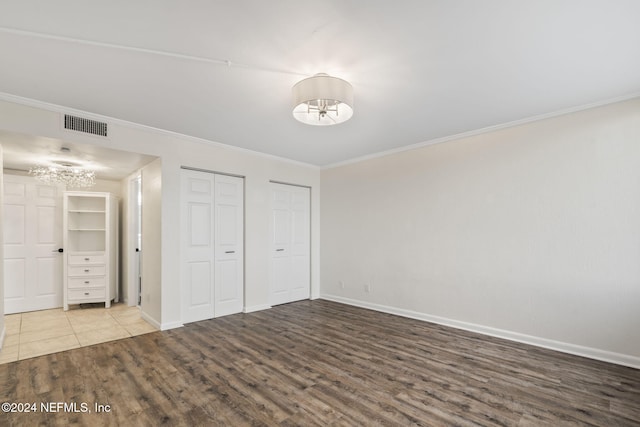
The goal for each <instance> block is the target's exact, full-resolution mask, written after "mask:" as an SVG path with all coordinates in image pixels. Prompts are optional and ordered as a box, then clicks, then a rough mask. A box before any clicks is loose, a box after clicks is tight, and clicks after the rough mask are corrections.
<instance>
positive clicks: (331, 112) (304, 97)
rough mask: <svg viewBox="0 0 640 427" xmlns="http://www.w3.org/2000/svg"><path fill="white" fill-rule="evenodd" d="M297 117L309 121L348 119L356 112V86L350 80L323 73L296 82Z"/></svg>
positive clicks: (321, 122)
mask: <svg viewBox="0 0 640 427" xmlns="http://www.w3.org/2000/svg"><path fill="white" fill-rule="evenodd" d="M292 91H293V117H294V118H295V119H296V120H298V121H300V122H302V123H305V124H308V125H318V126H327V125H335V124H338V123H342V122H346V121H347V120H349V119H350V118H351V116H352V115H353V87H352V86H351V85H350V84H349V82H347V81H345V80H342V79H339V78H337V77H331V76H329V75H328V74H324V73H320V74H316V75H315V76H313V77H309V78H307V79H304V80H301V81H299V82H298V83H296V84H295V85H294V86H293V89H292Z"/></svg>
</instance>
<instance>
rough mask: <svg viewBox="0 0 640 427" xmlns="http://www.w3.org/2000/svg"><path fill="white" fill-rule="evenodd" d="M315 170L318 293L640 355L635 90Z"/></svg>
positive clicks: (638, 358)
mask: <svg viewBox="0 0 640 427" xmlns="http://www.w3.org/2000/svg"><path fill="white" fill-rule="evenodd" d="M321 185H322V210H321V215H322V220H321V227H322V247H321V249H322V266H321V275H322V296H324V297H327V298H331V299H336V300H339V301H343V302H348V303H352V304H356V305H362V306H368V307H372V308H376V309H380V310H384V311H390V312H395V313H398V314H403V315H407V316H411V317H417V318H422V319H427V320H432V321H436V322H441V323H445V324H450V325H454V326H458V327H463V328H467V329H472V330H477V331H480V332H485V333H489V334H494V335H498V336H503V337H507V338H511V339H516V340H520V341H527V342H531V343H534V344H538V345H542V346H548V347H552V348H556V349H559V350H563V351H568V352H572V353H579V354H584V355H588V356H590V357H595V358H600V359H604V360H611V361H615V362H618V363H623V364H627V365H631V366H637V367H640V99H634V100H631V101H627V102H622V103H618V104H613V105H609V106H605V107H600V108H595V109H591V110H585V111H582V112H578V113H573V114H569V115H565V116H559V117H556V118H552V119H546V120H542V121H538V122H532V123H529V124H525V125H520V126H517V127H511V128H506V129H503V130H499V131H494V132H490V133H485V134H481V135H477V136H473V137H468V138H464V139H460V140H457V141H452V142H447V143H444V144H439V145H432V146H427V147H424V148H420V149H415V150H412V151H405V152H401V153H396V154H391V155H387V156H384V157H379V158H375V159H371V160H366V161H362V162H359V163H354V164H350V165H345V166H342V167H336V168H332V169H328V170H324V171H322V179H321ZM340 281H343V283H344V288H343V287H342V286H341V285H340V283H339V282H340ZM367 283H369V284H370V286H371V291H370V292H366V291H365V284H367Z"/></svg>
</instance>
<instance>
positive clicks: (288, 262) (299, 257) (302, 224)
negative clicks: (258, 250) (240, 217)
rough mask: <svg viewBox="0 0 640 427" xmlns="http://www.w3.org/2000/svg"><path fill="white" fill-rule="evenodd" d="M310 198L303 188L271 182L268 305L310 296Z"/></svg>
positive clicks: (307, 190)
mask: <svg viewBox="0 0 640 427" xmlns="http://www.w3.org/2000/svg"><path fill="white" fill-rule="evenodd" d="M310 195H311V191H310V189H309V188H307V187H298V186H294V185H286V184H277V183H271V277H270V304H271V305H277V304H284V303H287V302H292V301H299V300H302V299H308V298H309V297H310V295H311V257H310V240H311V239H310V225H311V216H310V203H311V198H310Z"/></svg>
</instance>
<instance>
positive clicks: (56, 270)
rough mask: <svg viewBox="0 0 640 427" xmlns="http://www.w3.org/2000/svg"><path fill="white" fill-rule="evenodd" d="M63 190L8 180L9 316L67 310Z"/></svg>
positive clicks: (6, 275)
mask: <svg viewBox="0 0 640 427" xmlns="http://www.w3.org/2000/svg"><path fill="white" fill-rule="evenodd" d="M63 191H64V189H63V188H62V187H56V186H49V185H44V184H40V183H38V182H37V181H36V180H35V179H33V178H31V177H26V176H18V175H4V227H3V231H4V283H5V289H4V305H5V314H10V313H21V312H26V311H34V310H45V309H49V308H56V307H62V254H61V253H59V252H58V249H59V248H61V247H62V193H63Z"/></svg>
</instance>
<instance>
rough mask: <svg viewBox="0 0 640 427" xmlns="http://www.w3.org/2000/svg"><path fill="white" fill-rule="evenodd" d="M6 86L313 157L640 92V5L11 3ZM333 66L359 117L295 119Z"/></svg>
mask: <svg viewBox="0 0 640 427" xmlns="http://www.w3.org/2000/svg"><path fill="white" fill-rule="evenodd" d="M0 11H1V13H0V53H1V58H2V59H1V61H2V66H0V92H4V93H7V94H11V95H17V96H21V97H26V98H31V99H35V100H40V101H44V102H48V103H53V104H57V105H61V106H65V107H69V108H73V109H77V110H82V111H86V112H90V113H95V114H100V115H104V116H108V117H113V118H118V119H123V120H127V121H130V122H135V123H140V124H143V125H147V126H152V127H156V128H160V129H166V130H170V131H174V132H179V133H182V134H186V135H190V136H195V137H200V138H204V139H207V140H211V141H216V142H221V143H224V144H229V145H235V146H238V147H243V148H247V149H250V150H255V151H259V152H264V153H269V154H273V155H276V156H281V157H285V158H289V159H294V160H298V161H302V162H306V163H310V164H315V165H329V164H334V163H336V162H341V161H345V160H347V159H353V158H357V157H361V156H365V155H369V154H372V153H377V152H381V151H386V150H392V149H396V148H400V147H404V146H407V145H413V144H418V143H423V142H426V141H429V140H433V139H437V138H443V137H446V136H450V135H455V134H459V133H463V132H467V131H473V130H476V129H481V128H485V127H489V126H494V125H500V124H503V123H507V122H511V121H515V120H521V119H526V118H529V117H533V116H537V115H541V114H547V113H550V112H555V111H559V110H565V109H571V108H575V107H579V106H583V105H588V104H592V103H599V102H603V101H607V100H611V99H614V98H624V97H630V96H636V95H639V94H640V24H639V21H638V17H640V1H637V0H626V1H625V0H599V1H596V0H535V1H533V0H530V1H511V0H484V1H477V0H405V1H396V2H392V1H388V0H368V1H346V0H324V1H321V2H317V1H314V2H312V1H304V0H278V1H264V0H189V1H168V0H153V1H152V0H147V1H130V0H111V1H104V2H87V1H86V0H59V1H55V2H51V1H44V2H43V1H36V0H21V1H9V0H0ZM318 72H326V73H329V74H332V75H335V76H337V77H342V78H344V79H346V80H348V81H349V82H351V83H352V85H353V87H354V92H355V108H354V110H355V113H354V116H353V118H352V119H351V120H350V121H348V122H346V123H343V124H340V125H337V126H331V127H316V126H308V125H303V124H301V123H299V122H297V121H296V120H294V119H293V118H292V115H291V87H292V86H293V85H294V84H295V83H296V82H297V81H298V80H301V79H302V78H304V77H307V76H310V75H313V74H315V73H318Z"/></svg>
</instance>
